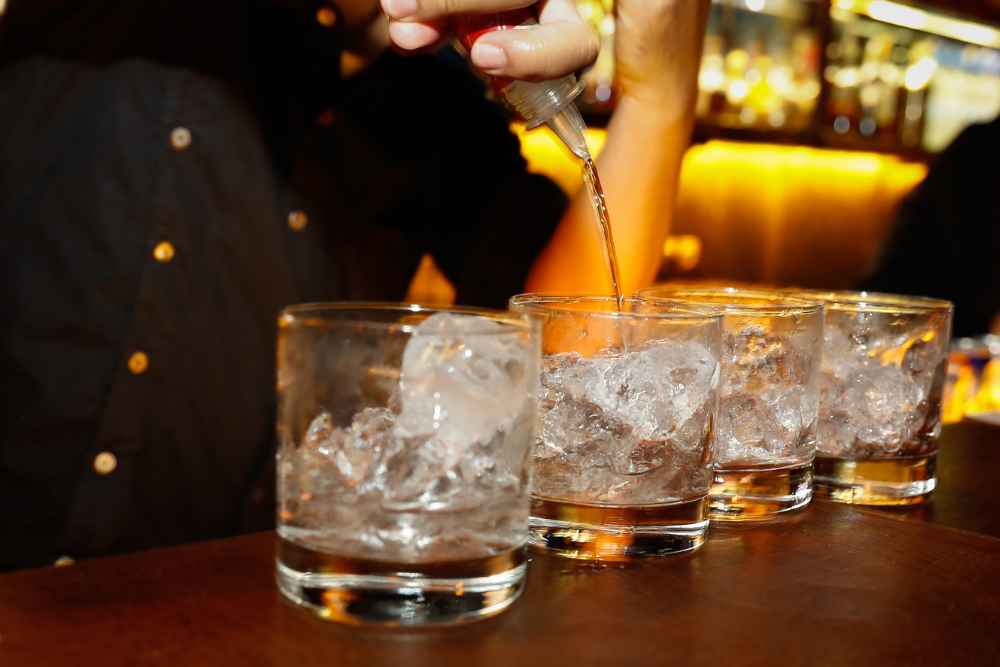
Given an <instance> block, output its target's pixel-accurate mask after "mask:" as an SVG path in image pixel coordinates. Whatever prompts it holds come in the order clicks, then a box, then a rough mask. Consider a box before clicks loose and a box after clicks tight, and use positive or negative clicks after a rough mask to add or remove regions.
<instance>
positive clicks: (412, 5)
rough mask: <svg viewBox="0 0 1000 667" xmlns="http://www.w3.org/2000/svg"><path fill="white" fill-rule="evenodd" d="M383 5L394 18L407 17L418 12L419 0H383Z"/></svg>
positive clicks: (386, 11)
mask: <svg viewBox="0 0 1000 667" xmlns="http://www.w3.org/2000/svg"><path fill="white" fill-rule="evenodd" d="M382 6H383V8H384V9H385V13H386V14H388V15H389V17H390V18H394V19H405V18H406V17H407V16H413V15H414V14H416V13H417V0H383V4H382Z"/></svg>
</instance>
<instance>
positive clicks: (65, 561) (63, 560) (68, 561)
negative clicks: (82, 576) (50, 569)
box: [52, 556, 76, 567]
mask: <svg viewBox="0 0 1000 667" xmlns="http://www.w3.org/2000/svg"><path fill="white" fill-rule="evenodd" d="M75 562H76V561H75V560H73V559H72V558H70V557H69V556H59V558H56V559H55V561H53V563H52V564H53V565H55V566H56V567H66V566H67V565H72V564H73V563H75Z"/></svg>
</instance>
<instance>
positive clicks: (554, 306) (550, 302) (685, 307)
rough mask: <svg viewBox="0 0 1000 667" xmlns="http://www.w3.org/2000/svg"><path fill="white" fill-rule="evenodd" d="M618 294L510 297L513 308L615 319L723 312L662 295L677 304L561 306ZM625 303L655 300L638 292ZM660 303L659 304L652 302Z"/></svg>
mask: <svg viewBox="0 0 1000 667" xmlns="http://www.w3.org/2000/svg"><path fill="white" fill-rule="evenodd" d="M617 300H618V299H617V298H616V297H614V296H611V295H603V294H556V293H544V292H526V293H524V294H516V295H514V296H512V297H511V298H510V301H509V307H510V308H511V309H512V310H513V309H514V308H519V309H522V310H523V311H524V312H528V313H532V314H536V315H538V314H547V313H568V314H572V313H581V314H586V315H587V316H590V317H600V318H606V319H612V320H633V319H636V320H637V319H649V320H676V321H688V322H694V321H699V320H707V321H711V320H721V319H722V313H721V312H720V311H719V310H718V309H714V308H704V309H699V308H698V307H693V306H695V305H696V304H691V303H685V302H683V301H677V300H671V299H662V300H661V301H662V303H663V305H664V306H667V305H669V306H673V307H674V308H672V309H671V310H664V311H658V312H647V313H635V312H619V311H618V310H588V309H586V308H583V309H572V308H560V307H559V306H561V305H569V304H572V303H583V304H586V303H601V304H611V305H614V304H616V302H617ZM625 303H643V304H647V305H649V304H650V303H651V302H650V301H647V300H645V299H641V298H639V297H638V296H627V297H625ZM652 305H654V306H655V305H656V304H652Z"/></svg>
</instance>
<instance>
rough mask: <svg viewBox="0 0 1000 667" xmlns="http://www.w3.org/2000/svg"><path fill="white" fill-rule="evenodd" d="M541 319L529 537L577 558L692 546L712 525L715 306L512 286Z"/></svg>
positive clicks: (520, 302)
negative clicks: (619, 300)
mask: <svg viewBox="0 0 1000 667" xmlns="http://www.w3.org/2000/svg"><path fill="white" fill-rule="evenodd" d="M510 307H511V310H513V311H515V312H521V313H526V314H529V315H531V316H532V317H534V318H535V319H537V320H538V321H540V322H541V324H542V351H543V360H542V376H541V378H542V381H541V395H540V412H541V421H542V426H541V433H540V434H539V438H538V440H537V441H536V443H535V446H534V449H533V452H532V457H533V459H534V460H533V463H534V473H533V474H534V481H533V490H532V498H531V520H530V541H531V543H532V544H533V545H536V546H541V547H546V548H548V549H551V550H553V551H554V552H556V553H558V554H560V555H563V556H568V557H572V558H580V559H598V560H627V559H630V558H633V557H640V556H653V555H660V554H669V553H678V552H682V551H689V550H692V549H695V548H697V547H698V546H700V545H701V544H702V542H703V541H704V535H705V530H706V528H707V526H708V521H707V517H706V506H707V502H706V496H707V494H708V489H709V484H710V480H711V475H710V472H709V469H708V442H709V437H710V434H711V426H712V421H713V418H714V415H715V411H716V402H717V387H718V375H719V335H720V323H719V320H720V318H719V315H718V314H712V313H705V312H703V311H698V310H696V309H693V308H690V307H684V306H681V305H678V304H669V303H661V304H649V303H645V302H642V301H639V300H638V299H627V300H626V302H625V305H624V308H623V309H622V311H621V312H619V311H618V309H617V307H616V302H615V298H614V297H603V296H580V297H577V296H550V295H536V294H525V295H520V296H517V297H514V298H513V299H511V302H510Z"/></svg>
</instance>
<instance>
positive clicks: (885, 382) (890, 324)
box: [806, 292, 952, 505]
mask: <svg viewBox="0 0 1000 667" xmlns="http://www.w3.org/2000/svg"><path fill="white" fill-rule="evenodd" d="M806 296H808V297H810V298H818V299H822V300H823V301H824V302H825V304H826V327H825V331H824V341H823V368H822V374H821V380H820V386H821V391H822V394H821V400H820V420H819V451H818V453H817V458H816V493H817V495H820V496H825V497H828V498H830V499H832V500H836V501H839V502H844V503H853V504H859V505H912V504H917V503H921V502H923V501H924V500H925V499H926V497H927V495H928V494H929V493H930V492H931V491H933V490H934V487H935V485H936V484H937V478H936V476H935V465H936V461H937V448H938V445H937V438H938V435H939V434H940V432H941V397H942V393H943V391H944V384H945V379H946V376H947V363H948V345H949V339H950V336H951V318H952V305H951V303H949V302H947V301H939V300H937V299H926V298H920V297H906V296H898V295H892V294H874V293H865V292H808V293H806Z"/></svg>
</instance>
